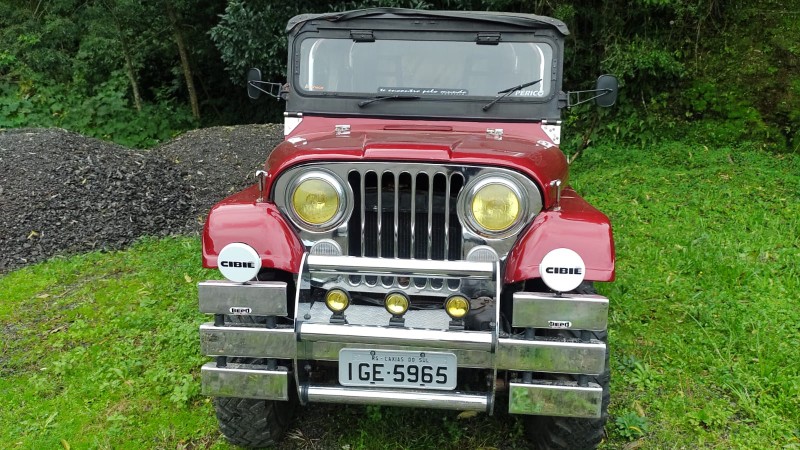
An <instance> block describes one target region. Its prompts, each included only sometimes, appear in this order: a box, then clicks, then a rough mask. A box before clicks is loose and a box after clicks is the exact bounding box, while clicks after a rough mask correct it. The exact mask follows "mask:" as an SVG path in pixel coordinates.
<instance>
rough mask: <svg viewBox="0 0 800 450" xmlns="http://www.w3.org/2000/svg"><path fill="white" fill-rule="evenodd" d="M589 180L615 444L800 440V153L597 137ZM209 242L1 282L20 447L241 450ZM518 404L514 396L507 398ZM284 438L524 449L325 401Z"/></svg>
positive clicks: (86, 259)
mask: <svg viewBox="0 0 800 450" xmlns="http://www.w3.org/2000/svg"><path fill="white" fill-rule="evenodd" d="M573 174H574V176H573V182H574V184H575V186H576V187H577V188H578V190H579V191H581V192H583V193H585V194H586V198H587V199H588V200H589V201H591V202H592V203H593V204H595V205H597V206H598V207H599V208H601V209H602V210H604V211H605V212H607V213H608V214H609V215H610V217H611V219H612V221H613V223H614V227H615V231H616V233H615V234H616V239H617V256H618V266H617V267H618V272H617V280H616V281H615V282H614V283H609V284H605V283H603V284H601V285H599V288H600V290H601V292H602V293H603V294H606V295H608V297H609V298H610V299H611V313H610V317H609V320H610V322H611V323H610V327H609V330H610V343H611V351H612V353H611V368H612V392H613V395H612V403H611V407H610V414H611V418H610V421H609V423H608V425H607V427H606V431H607V432H608V437H607V439H606V442H605V444H603V446H602V448H607V449H619V448H628V449H634V448H642V449H664V448H719V449H731V448H735V449H748V450H749V449H766V448H785V449H797V448H798V447H800V428H798V424H800V365H798V364H797V363H796V362H797V361H798V360H800V333H798V331H800V329H798V324H800V310H798V308H797V305H796V301H797V292H798V291H800V269H798V265H797V261H798V260H800V237H799V236H800V155H791V154H789V155H787V154H775V153H772V152H766V151H764V150H760V149H754V148H753V147H752V146H750V145H740V146H738V147H720V148H708V147H704V146H701V145H697V144H695V143H691V142H690V143H680V142H670V143H663V144H656V145H655V146H653V148H651V149H641V148H639V147H636V146H632V147H624V146H598V147H595V148H593V150H592V151H590V152H587V153H586V155H585V156H584V157H583V158H581V159H579V160H577V161H576V163H575V164H574V165H573ZM199 247H200V244H199V242H198V239H196V238H169V239H165V240H160V241H157V240H152V239H146V240H144V241H142V242H140V243H139V244H137V245H135V246H134V247H133V248H131V249H128V250H125V251H121V252H114V253H92V254H87V255H81V256H75V257H71V258H59V259H56V260H53V261H50V262H46V263H43V264H39V265H35V266H30V267H27V268H24V269H21V270H18V271H16V272H12V273H10V274H7V275H5V276H3V277H0V299H2V302H0V392H2V393H3V395H2V396H0V425H1V426H0V442H2V443H3V445H2V447H4V448H30V449H39V448H133V449H138V448H158V449H175V448H179V449H188V448H218V449H222V448H230V447H229V446H228V445H226V444H225V443H224V441H223V439H222V437H221V436H220V434H219V432H218V431H217V428H216V421H215V419H214V415H213V408H212V407H211V404H210V402H209V401H208V399H206V398H204V397H202V396H201V395H200V394H199V389H200V383H199V368H200V365H201V364H202V363H203V362H204V361H206V360H207V358H204V357H202V356H201V355H200V354H199V346H198V342H197V326H198V324H200V323H202V322H204V321H208V320H210V317H206V316H203V315H202V314H200V313H199V312H197V300H196V298H197V288H196V283H197V281H198V280H204V279H207V278H214V277H217V276H218V275H214V273H213V272H212V271H208V270H204V269H201V268H200V261H199V258H200V249H199ZM503 407H504V404H503V403H501V404H499V405H498V407H497V409H498V412H499V411H500V410H502V409H503ZM301 414H302V417H301V418H300V419H299V420H298V421H297V422H296V424H295V426H293V427H291V428H290V433H289V435H288V437H287V439H286V440H285V441H284V443H283V444H282V446H281V448H294V449H309V448H326V449H330V448H335V449H352V450H356V449H364V450H367V449H369V450H372V449H397V448H414V449H478V448H484V449H490V448H500V447H502V448H509V449H511V448H519V449H523V448H528V446H527V443H526V442H525V441H524V438H523V437H522V426H521V422H519V421H517V420H515V419H513V418H509V416H507V415H505V414H502V413H499V414H497V415H495V416H494V417H492V418H489V417H487V416H486V415H484V414H479V415H477V416H475V415H469V414H459V413H458V412H457V411H454V412H450V411H446V412H442V411H435V410H413V409H403V408H387V407H360V406H348V407H342V406H339V405H321V404H315V405H312V406H311V407H308V408H303V409H302V413H301Z"/></svg>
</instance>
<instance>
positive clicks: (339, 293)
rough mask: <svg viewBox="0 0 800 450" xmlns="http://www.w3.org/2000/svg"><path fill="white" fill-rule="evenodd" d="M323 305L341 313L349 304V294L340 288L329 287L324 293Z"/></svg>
mask: <svg viewBox="0 0 800 450" xmlns="http://www.w3.org/2000/svg"><path fill="white" fill-rule="evenodd" d="M325 306H327V307H328V309H330V310H331V311H332V312H334V313H341V312H342V311H344V310H345V309H347V307H348V306H350V295H349V294H348V293H347V292H346V291H344V290H342V289H331V290H330V291H328V293H326V294H325Z"/></svg>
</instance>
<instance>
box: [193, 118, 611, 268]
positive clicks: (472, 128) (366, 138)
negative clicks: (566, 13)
mask: <svg viewBox="0 0 800 450" xmlns="http://www.w3.org/2000/svg"><path fill="white" fill-rule="evenodd" d="M343 124H348V125H350V127H351V128H350V133H349V134H345V135H341V136H337V135H336V134H335V133H334V128H335V126H336V125H343ZM487 128H502V129H503V138H502V139H501V140H497V139H494V138H492V137H487V135H486V129H487ZM314 161H352V162H361V161H419V162H432V163H454V164H475V165H481V166H499V167H506V168H510V169H513V170H516V171H519V172H522V173H524V174H526V175H528V176H529V177H530V178H531V179H533V180H534V181H536V182H537V184H538V185H539V187H540V188H542V190H543V192H542V195H543V197H544V198H543V203H544V205H545V210H544V211H542V212H541V213H540V214H539V215H538V216H537V217H536V218H535V219H534V221H533V223H532V224H531V226H529V227H528V228H527V229H526V231H525V232H524V233H523V234H522V235H521V236H520V238H519V239H518V241H517V243H516V245H515V247H514V249H513V250H512V251H511V252H510V253H509V254H508V257H507V260H506V266H505V275H504V282H505V283H514V282H518V281H523V280H526V279H531V278H538V277H539V263H540V262H541V260H542V258H543V257H544V255H546V254H547V252H549V251H550V250H553V249H555V248H560V247H566V248H570V249H572V250H574V251H576V252H578V253H579V254H580V255H581V257H583V259H584V262H585V263H586V279H587V280H591V281H611V280H613V279H614V258H615V254H614V241H613V236H612V233H611V225H610V223H609V220H608V218H607V217H606V216H605V215H604V214H603V213H601V212H600V211H598V210H596V209H595V208H593V207H592V206H591V205H589V204H588V203H587V202H586V201H585V200H583V199H582V198H581V197H579V196H578V195H577V194H576V193H575V191H574V190H572V189H571V188H566V189H564V190H563V191H562V197H561V209H560V210H559V211H554V210H552V209H550V208H551V207H552V206H553V202H554V201H555V198H551V194H550V189H547V188H546V187H548V186H549V184H550V181H552V180H556V179H560V180H562V183H565V184H566V183H567V173H568V167H567V162H566V158H565V157H564V155H563V153H562V152H561V150H560V149H559V148H558V147H557V146H555V145H554V144H553V143H552V142H551V141H550V139H549V138H548V137H547V135H545V134H544V132H543V131H542V129H541V126H540V124H537V123H489V122H457V121H435V122H434V121H431V122H420V121H408V120H385V119H364V118H338V119H337V118H325V117H313V116H312V117H304V119H303V121H302V122H301V124H300V125H299V126H298V127H297V128H295V129H294V130H293V131H292V133H291V134H290V135H289V136H287V139H286V141H284V142H283V143H281V144H280V145H278V147H276V148H275V150H274V151H273V152H272V153H271V154H270V157H269V160H268V161H267V164H266V169H267V173H268V175H267V182H266V190H265V192H264V196H265V198H269V191H270V190H271V187H272V184H273V182H274V181H275V179H276V176H277V175H279V174H280V173H281V172H282V171H284V170H286V169H288V168H290V167H292V166H295V165H297V164H302V163H305V162H314ZM257 199H258V187H257V186H255V185H254V186H251V187H250V188H248V189H246V190H244V191H242V192H240V193H238V194H234V195H232V196H230V197H228V198H226V199H225V200H223V201H222V202H220V203H218V204H217V205H215V206H214V207H213V208H212V210H211V212H210V213H209V215H208V219H207V220H206V224H205V229H204V231H203V266H204V267H208V268H215V267H216V266H217V255H218V253H219V251H220V250H221V249H222V248H223V247H224V246H225V245H227V244H229V243H231V242H243V243H246V244H248V245H250V246H252V247H253V248H254V249H255V250H256V251H257V252H258V253H259V254H260V255H261V262H262V266H263V267H272V268H277V269H281V270H285V271H289V272H292V273H297V272H298V271H299V267H300V260H301V258H302V254H303V252H304V247H303V244H302V242H301V241H300V239H299V238H298V236H297V235H296V234H295V232H294V231H293V229H292V225H291V224H290V223H288V221H287V219H284V217H283V216H282V215H281V214H280V212H279V211H278V208H277V207H276V206H275V205H274V204H273V203H270V202H261V203H259V202H257Z"/></svg>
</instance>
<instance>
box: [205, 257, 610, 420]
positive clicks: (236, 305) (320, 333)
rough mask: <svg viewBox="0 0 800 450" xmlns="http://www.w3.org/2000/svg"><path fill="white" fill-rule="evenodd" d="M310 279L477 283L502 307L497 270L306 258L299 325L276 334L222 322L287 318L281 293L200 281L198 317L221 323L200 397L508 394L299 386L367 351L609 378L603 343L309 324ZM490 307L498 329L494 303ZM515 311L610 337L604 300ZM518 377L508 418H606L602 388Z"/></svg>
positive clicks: (527, 320) (531, 302)
mask: <svg viewBox="0 0 800 450" xmlns="http://www.w3.org/2000/svg"><path fill="white" fill-rule="evenodd" d="M315 274H328V275H330V274H336V275H340V276H344V277H348V276H378V277H380V276H407V277H442V278H446V279H470V280H473V282H475V283H485V284H486V285H487V286H492V287H493V288H494V289H493V292H494V293H495V294H494V295H495V299H499V298H500V288H499V287H500V284H501V276H500V265H499V263H488V262H468V261H429V260H424V261H419V260H400V259H386V258H362V257H348V256H319V255H308V254H306V255H305V256H304V258H303V262H302V263H301V273H300V276H299V277H298V281H297V289H296V295H295V309H294V311H295V317H293V319H294V321H293V323H294V326H293V327H291V326H289V327H281V326H276V325H274V321H268V322H267V323H268V324H270V323H272V325H266V326H249V324H248V325H244V324H242V325H239V324H233V325H232V324H229V323H225V322H224V321H223V320H222V318H223V317H224V315H226V314H231V311H237V312H238V313H240V314H241V313H243V312H244V313H245V314H252V315H265V316H273V317H274V316H284V317H285V316H287V315H288V313H287V307H286V304H287V295H288V294H287V292H288V289H287V285H286V283H281V282H255V281H254V282H250V283H247V284H241V283H234V282H227V281H206V282H201V283H199V285H198V290H199V298H200V310H201V311H202V312H205V313H210V314H214V315H215V322H213V323H205V324H202V325H201V326H200V344H201V350H202V352H203V354H205V355H206V356H211V357H216V358H217V361H215V362H209V363H207V364H205V365H204V366H203V367H202V369H201V380H202V392H203V394H205V395H209V396H215V397H242V398H257V399H265V400H288V399H289V398H290V393H289V390H290V389H293V388H295V387H296V389H297V394H298V396H299V399H300V401H301V403H303V404H305V403H313V402H332V403H349V404H366V405H394V406H411V407H425V408H439V409H454V410H474V411H486V412H488V413H492V412H493V408H494V400H495V397H496V395H497V392H496V391H497V387H498V386H501V387H504V386H503V384H504V383H499V382H493V383H490V384H491V387H490V388H489V389H486V391H484V392H474V391H461V390H454V391H444V392H443V391H431V390H423V389H410V388H374V387H352V386H349V387H345V386H341V385H339V384H338V383H335V382H334V383H331V384H319V383H317V382H313V381H312V380H309V379H304V378H303V376H302V374H300V373H299V372H300V371H296V370H292V367H303V365H302V363H303V362H304V361H332V362H338V360H339V351H340V350H342V349H344V348H362V349H363V348H368V349H374V350H411V351H432V350H437V351H447V352H451V353H454V354H455V355H456V360H457V366H458V368H459V369H461V368H466V369H483V370H487V371H489V372H490V373H492V374H493V377H492V379H493V380H497V374H498V372H499V371H515V372H522V373H531V372H536V373H552V374H567V375H577V376H578V377H577V378H578V379H579V380H580V379H581V378H585V377H580V375H599V374H601V373H602V372H603V371H604V368H605V360H606V345H605V343H603V342H601V341H598V340H594V339H568V338H545V337H532V338H531V337H529V338H523V337H519V336H509V335H506V334H504V333H500V331H499V328H500V327H498V326H493V327H492V329H491V330H489V331H464V330H457V329H424V328H406V327H392V326H389V325H388V324H384V325H365V324H348V323H324V322H320V321H319V320H317V321H310V320H307V317H309V315H308V314H306V315H305V316H303V315H301V313H300V311H301V309H302V308H301V305H306V306H307V304H308V303H309V302H310V303H311V304H312V305H313V302H311V300H310V299H309V298H310V292H311V286H312V285H313V284H314V281H313V280H314V275H315ZM495 307H496V311H495V318H496V319H497V318H499V317H500V314H499V301H496V302H495ZM305 310H306V311H307V310H308V308H306V309H305ZM513 312H514V314H513V317H514V319H513V320H514V322H513V325H514V326H515V327H522V328H559V329H568V330H592V331H600V330H604V329H605V328H606V322H607V314H608V300H607V299H606V298H604V297H601V296H598V295H564V296H560V297H555V296H554V294H549V293H533V292H517V293H515V294H514V296H513ZM555 319H557V320H555ZM495 323H497V321H495ZM578 334H580V333H578ZM228 358H257V359H258V360H259V361H260V360H262V359H266V361H267V363H266V364H237V363H233V362H228ZM281 364H282V365H281ZM290 377H293V381H294V383H292V379H290ZM547 378H550V377H547ZM562 378H563V377H562ZM522 379H523V380H524V381H519V380H517V381H513V382H511V383H508V385H507V386H505V387H507V389H508V391H509V392H508V394H509V402H508V403H509V408H508V411H509V412H510V413H513V414H534V415H551V416H570V417H588V418H596V417H599V416H600V414H601V403H602V388H601V387H600V385H598V384H596V383H591V382H589V383H586V382H575V381H557V380H552V379H550V380H536V379H532V378H531V377H530V376H528V377H523V378H522ZM293 384H294V387H293V386H292V385H293Z"/></svg>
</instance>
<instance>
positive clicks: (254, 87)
mask: <svg viewBox="0 0 800 450" xmlns="http://www.w3.org/2000/svg"><path fill="white" fill-rule="evenodd" d="M599 81H600V80H599V79H598V82H599ZM260 83H261V70H259V69H256V68H255V67H254V68H252V69H250V70H248V71H247V96H248V97H250V98H252V99H253V100H255V99H257V98H259V97H261V89H259V87H258V85H259V84H260Z"/></svg>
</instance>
